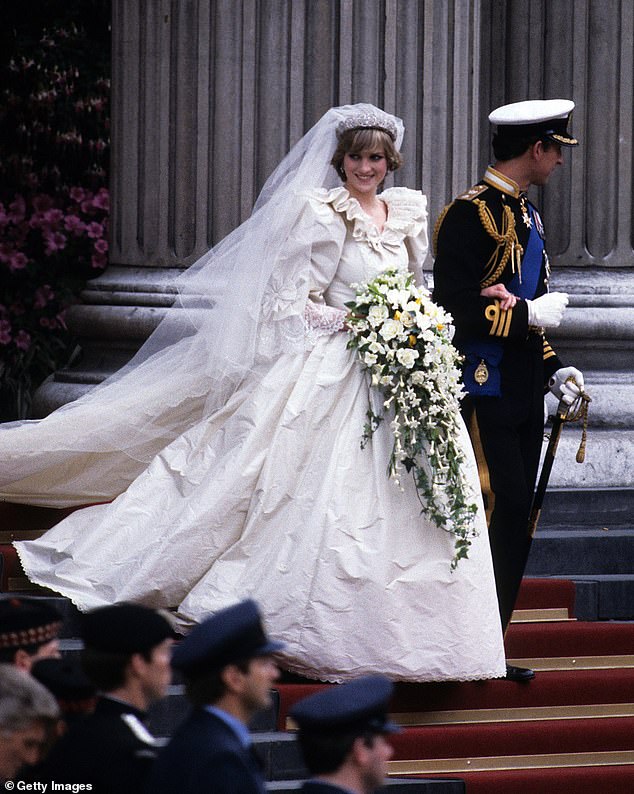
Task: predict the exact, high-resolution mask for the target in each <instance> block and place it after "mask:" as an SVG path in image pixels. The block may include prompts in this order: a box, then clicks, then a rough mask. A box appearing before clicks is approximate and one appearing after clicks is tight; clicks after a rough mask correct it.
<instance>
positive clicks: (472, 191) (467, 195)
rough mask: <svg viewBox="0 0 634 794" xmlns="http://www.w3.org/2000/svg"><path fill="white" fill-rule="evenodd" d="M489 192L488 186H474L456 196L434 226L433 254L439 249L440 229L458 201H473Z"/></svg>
mask: <svg viewBox="0 0 634 794" xmlns="http://www.w3.org/2000/svg"><path fill="white" fill-rule="evenodd" d="M485 190H488V185H474V186H473V187H470V188H469V190H467V191H465V192H464V193H462V194H461V195H460V196H456V198H455V199H454V200H453V201H452V202H451V204H446V205H445V206H444V207H443V209H442V212H441V213H440V215H439V216H438V220H437V221H436V223H435V225H434V233H433V235H432V241H431V245H432V253H433V255H434V256H436V251H437V249H438V235H439V233H440V227H441V226H442V222H443V221H444V220H445V215H446V214H447V213H448V212H449V210H450V209H451V208H452V207H453V205H454V203H455V202H456V201H473V199H474V198H476V197H477V196H479V195H480V193H482V192H483V191H485Z"/></svg>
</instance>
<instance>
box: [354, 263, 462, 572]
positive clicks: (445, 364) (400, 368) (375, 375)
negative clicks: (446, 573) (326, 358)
mask: <svg viewBox="0 0 634 794" xmlns="http://www.w3.org/2000/svg"><path fill="white" fill-rule="evenodd" d="M352 288H353V289H355V290H356V299H355V300H354V301H350V302H348V303H346V306H348V308H349V309H350V317H349V318H348V321H347V323H348V327H349V333H350V340H349V342H348V347H350V348H356V350H357V352H358V355H359V359H360V361H361V364H362V366H363V368H364V369H367V370H368V371H369V372H370V374H371V379H372V386H373V387H374V388H376V389H378V390H379V391H380V393H381V396H382V399H383V402H382V406H383V410H382V412H381V413H380V414H376V413H374V411H373V410H372V409H370V410H369V411H368V423H367V424H366V426H365V431H364V435H363V441H362V445H363V446H365V444H366V443H367V442H368V440H369V439H370V438H371V437H372V434H373V433H374V431H375V430H376V428H377V427H378V425H379V423H380V422H381V421H382V420H383V418H384V416H383V414H387V413H391V416H392V420H391V429H392V432H393V435H394V447H393V449H392V454H391V457H390V460H389V465H388V473H389V474H390V476H392V477H394V479H395V480H396V481H397V483H398V481H399V476H400V475H401V473H402V469H403V467H404V468H405V469H406V471H408V472H411V473H412V474H413V477H414V482H415V483H416V488H417V491H418V495H419V498H420V500H421V504H422V507H423V512H425V513H426V514H427V515H428V516H429V517H430V518H431V519H432V520H433V521H434V523H435V524H436V525H437V526H438V527H440V528H441V529H445V530H447V531H448V532H451V533H452V534H453V535H454V536H455V539H456V543H455V556H454V559H453V561H452V564H451V567H452V569H455V567H456V565H457V564H458V561H459V560H460V559H462V558H465V557H467V556H468V551H469V546H470V545H471V540H470V538H472V537H474V536H475V535H476V534H477V532H476V530H475V528H474V526H473V523H474V516H475V513H476V510H477V508H476V505H475V499H474V494H473V492H472V490H471V488H470V486H469V484H468V482H467V480H466V478H465V474H464V465H463V464H464V454H463V452H462V450H461V448H460V445H459V444H458V441H457V436H458V421H457V420H458V416H459V412H460V404H459V403H460V398H461V397H462V395H463V391H462V385H461V382H460V369H459V364H460V355H459V353H458V351H457V350H456V349H455V347H454V346H453V345H452V344H451V330H450V324H451V322H452V317H451V315H450V314H448V313H447V312H445V311H444V310H443V309H442V308H441V307H440V306H438V305H437V304H435V303H434V302H433V301H432V300H431V298H430V296H429V292H428V291H427V290H425V289H421V288H419V287H417V286H416V285H415V284H414V279H413V276H412V275H411V274H409V273H404V272H401V271H398V270H396V269H390V270H387V271H385V272H383V273H381V274H380V275H379V276H377V277H376V278H375V279H373V280H372V281H369V282H368V283H365V284H353V285H352Z"/></svg>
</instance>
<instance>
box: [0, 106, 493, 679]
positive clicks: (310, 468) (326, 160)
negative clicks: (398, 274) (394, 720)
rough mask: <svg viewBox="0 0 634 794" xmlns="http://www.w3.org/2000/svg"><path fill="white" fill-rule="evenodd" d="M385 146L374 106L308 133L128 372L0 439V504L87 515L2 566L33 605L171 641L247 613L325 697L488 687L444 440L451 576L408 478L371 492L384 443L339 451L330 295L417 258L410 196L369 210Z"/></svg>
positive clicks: (359, 423)
mask: <svg viewBox="0 0 634 794" xmlns="http://www.w3.org/2000/svg"><path fill="white" fill-rule="evenodd" d="M402 134H403V128H402V124H401V122H400V120H399V119H397V118H395V117H393V116H390V115H388V114H386V113H384V112H383V111H381V110H379V109H378V108H375V107H373V106H372V105H351V106H343V107H339V108H333V109H331V110H330V111H328V112H327V113H326V114H325V115H324V116H323V117H322V119H321V120H320V121H319V122H318V123H317V124H316V125H315V127H313V128H312V130H310V131H309V133H307V135H306V136H305V137H304V138H303V139H302V140H301V141H300V142H299V143H298V144H297V145H296V146H295V147H294V148H293V149H292V150H291V152H290V153H289V155H287V157H286V158H285V159H284V161H283V162H282V163H281V165H280V166H279V167H278V168H277V169H276V171H275V172H274V173H273V175H272V176H271V177H270V178H269V180H268V181H267V183H266V185H265V187H264V189H263V191H262V194H261V195H260V198H259V199H258V202H257V204H256V206H255V209H254V212H253V215H252V216H251V218H250V219H249V220H248V221H246V222H245V223H244V224H242V226H240V227H239V228H238V229H237V230H236V231H235V232H233V233H232V234H231V235H229V237H227V238H226V239H225V240H224V241H223V242H221V243H220V244H219V245H218V246H216V247H215V248H214V249H212V250H211V251H210V252H209V253H208V254H206V255H205V256H204V257H202V259H201V260H199V262H198V263H196V264H195V265H194V266H192V268H190V269H189V270H188V271H187V272H186V273H185V274H184V275H183V276H182V277H181V278H180V280H179V283H178V284H177V286H178V289H179V299H178V302H177V305H176V307H175V308H174V309H172V310H171V311H170V312H168V317H167V318H166V319H165V320H164V321H163V322H162V324H161V326H160V327H159V328H158V329H157V331H156V332H155V333H154V334H153V335H152V337H151V338H150V340H148V342H147V343H146V345H145V346H144V347H143V348H142V350H141V351H140V353H139V354H138V355H137V356H136V357H135V359H133V361H132V362H131V363H130V364H129V365H128V366H127V367H125V368H124V369H123V370H122V371H121V372H119V373H117V374H116V375H115V376H113V377H112V378H111V379H109V380H108V381H106V382H105V383H104V384H102V385H101V386H100V387H97V388H96V389H95V390H94V391H93V392H92V393H90V394H88V395H86V396H85V397H83V398H81V399H80V400H78V401H76V402H75V403H72V404H70V405H67V406H64V407H63V408H61V409H59V410H58V411H56V412H55V413H53V414H51V416H49V417H47V418H46V419H44V420H40V421H30V422H24V423H11V424H10V425H5V426H4V427H3V428H2V429H0V492H1V494H2V498H3V499H6V500H9V501H14V502H26V503H31V504H40V505H44V504H46V505H51V506H57V507H61V506H79V505H86V504H91V505H92V506H89V507H82V508H81V509H78V510H76V511H75V512H74V513H72V514H71V515H70V516H69V517H68V518H66V519H64V520H63V521H61V522H60V523H59V524H58V525H57V526H56V527H54V528H53V529H51V530H50V531H49V532H47V533H46V534H45V535H44V536H43V537H42V538H40V539H39V540H36V541H29V542H21V543H17V544H16V546H17V548H18V552H19V555H20V559H21V561H22V564H23V566H24V569H25V571H26V573H27V574H28V576H29V577H30V578H31V579H32V580H33V581H34V582H37V583H39V584H41V585H44V586H46V587H49V588H51V589H53V590H55V591H58V592H60V593H62V594H64V595H66V596H68V597H69V598H71V599H72V600H73V602H74V603H75V604H77V606H78V607H80V608H81V609H90V608H92V607H96V606H101V605H104V604H109V603H112V602H114V601H122V600H131V601H137V602H142V603H145V604H148V605H152V606H154V607H166V608H169V609H173V610H175V612H176V615H177V617H178V618H179V619H180V620H181V621H182V623H183V624H188V623H191V622H196V621H199V620H201V619H202V618H203V617H204V616H206V615H208V614H209V613H211V612H214V611H216V610H218V609H220V608H222V607H224V606H227V605H229V604H231V603H234V602H236V601H238V600H239V599H243V598H246V597H253V598H255V599H256V600H257V601H258V602H259V604H260V606H261V609H262V613H263V616H264V620H265V623H266V628H267V631H268V632H269V633H270V634H271V636H274V637H275V638H276V639H279V640H283V641H284V642H285V643H286V650H285V654H286V656H285V660H284V666H285V667H287V668H288V669H290V670H293V671H295V672H297V673H300V674H304V675H307V676H310V677H313V678H319V679H322V680H329V681H343V680H347V679H350V678H354V677H357V676H359V675H362V674H364V673H371V672H381V673H385V674H386V675H388V676H390V677H391V678H393V679H395V680H406V681H432V680H434V681H435V680H469V679H480V678H490V677H503V676H504V675H505V661H504V650H503V645H502V633H501V628H500V621H499V615H498V608H497V599H496V593H495V584H494V578H493V570H492V565H491V558H490V552H489V546H488V539H487V531H486V524H485V520H484V514H483V510H482V506H481V504H480V502H479V484H478V476H477V470H476V465H475V461H474V459H473V454H472V452H471V448H470V444H469V439H468V436H467V434H466V431H465V430H464V428H463V426H462V424H461V425H460V432H461V444H462V446H463V448H464V451H465V457H466V463H465V466H466V476H467V479H468V480H469V482H470V483H471V485H472V488H473V490H474V493H476V494H478V505H479V508H478V514H477V516H476V528H477V529H478V530H479V535H478V536H477V537H475V538H474V539H473V542H472V545H471V548H470V550H469V557H468V559H466V560H461V561H460V563H459V564H458V566H457V569H456V570H455V571H452V570H451V561H452V557H453V552H454V549H453V542H454V538H453V536H452V535H451V534H450V533H448V532H446V531H445V530H443V529H439V528H438V527H436V526H435V524H434V523H433V522H432V521H430V520H428V519H427V518H426V517H425V516H424V514H421V505H420V501H419V499H418V495H417V492H416V489H415V486H414V483H413V481H411V479H409V478H405V477H404V478H403V480H402V483H401V487H400V488H399V486H398V485H397V484H396V483H395V482H394V480H392V479H390V478H388V476H387V475H386V469H387V464H388V460H389V457H390V453H391V450H392V446H393V436H392V431H391V429H390V425H389V422H382V423H381V424H380V425H379V427H378V428H377V430H376V431H375V433H374V435H373V437H372V439H371V441H370V442H369V443H368V444H367V445H366V446H365V447H364V448H363V449H362V448H361V444H360V441H361V436H362V433H363V427H364V424H365V423H366V413H367V411H368V407H369V405H370V400H371V399H372V397H371V395H370V386H369V382H368V377H367V374H366V373H365V372H363V371H362V369H361V367H360V364H359V362H358V359H357V354H356V352H355V351H354V350H350V349H348V347H347V342H348V334H347V332H346V329H345V319H346V315H347V310H346V309H345V306H344V304H345V302H346V301H349V300H350V299H351V298H353V297H354V291H353V289H352V288H351V286H350V285H351V284H352V283H353V282H359V281H363V280H367V279H369V278H372V277H374V276H376V275H377V274H379V273H381V272H382V271H384V270H385V269H387V268H389V267H397V268H401V269H407V268H409V269H410V270H412V271H413V272H414V274H415V275H416V277H417V279H420V278H421V276H422V270H421V266H422V261H423V259H424V257H425V254H426V250H427V217H426V200H425V197H424V196H423V195H422V194H421V193H420V192H417V191H413V190H408V189H406V188H391V189H388V190H385V191H384V192H382V193H380V192H378V190H379V188H380V186H381V185H382V182H383V180H384V178H385V175H386V173H387V171H389V170H393V169H394V168H396V167H397V166H398V165H399V155H398V146H399V145H400V141H401V140H402ZM337 145H338V148H337ZM335 149H337V152H338V155H337V157H335V159H334V162H335V165H336V166H337V167H336V168H335V167H333V165H331V158H333V153H334V152H335ZM96 503H99V504H96Z"/></svg>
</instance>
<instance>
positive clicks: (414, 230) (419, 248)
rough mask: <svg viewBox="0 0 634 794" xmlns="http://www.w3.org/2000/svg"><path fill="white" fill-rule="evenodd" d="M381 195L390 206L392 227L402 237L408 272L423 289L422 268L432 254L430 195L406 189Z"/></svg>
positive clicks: (390, 189)
mask: <svg viewBox="0 0 634 794" xmlns="http://www.w3.org/2000/svg"><path fill="white" fill-rule="evenodd" d="M381 196H382V198H383V199H384V200H385V201H386V202H387V203H388V205H389V212H390V224H389V225H390V228H391V229H392V230H393V231H394V232H396V233H397V234H398V235H403V240H404V243H405V248H406V249H407V257H408V267H409V270H410V272H411V273H413V274H414V278H415V280H416V283H417V284H418V285H419V286H424V285H425V278H424V275H423V265H424V263H425V260H426V258H427V254H428V252H429V236H428V233H427V196H425V194H424V193H421V191H420V190H411V189H410V188H406V187H393V188H389V189H388V190H384V191H383V193H382V194H381Z"/></svg>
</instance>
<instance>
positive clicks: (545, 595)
mask: <svg viewBox="0 0 634 794" xmlns="http://www.w3.org/2000/svg"><path fill="white" fill-rule="evenodd" d="M552 608H560V609H561V608H565V609H567V610H568V615H569V616H570V617H573V616H574V614H575V584H574V582H572V581H570V580H569V579H549V578H547V577H545V578H543V579H523V580H522V586H521V588H520V592H519V595H518V597H517V602H516V604H515V609H552Z"/></svg>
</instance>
